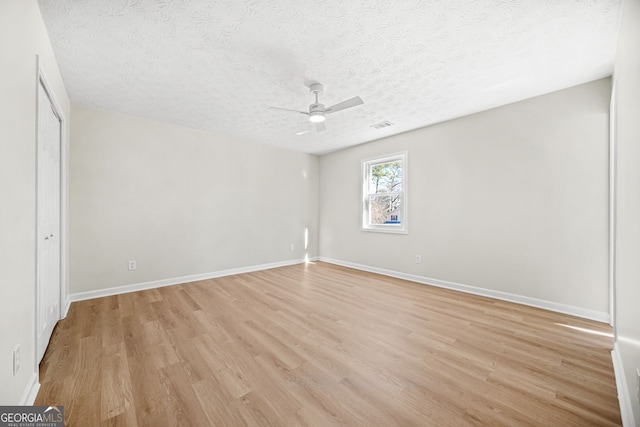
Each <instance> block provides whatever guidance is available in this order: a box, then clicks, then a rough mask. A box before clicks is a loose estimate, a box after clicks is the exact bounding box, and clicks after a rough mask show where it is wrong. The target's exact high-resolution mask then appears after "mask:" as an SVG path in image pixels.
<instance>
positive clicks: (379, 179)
mask: <svg viewBox="0 0 640 427" xmlns="http://www.w3.org/2000/svg"><path fill="white" fill-rule="evenodd" d="M397 191H402V162H401V161H400V160H397V161H394V162H386V163H378V164H375V165H371V166H370V167H369V194H374V193H393V192H397Z"/></svg>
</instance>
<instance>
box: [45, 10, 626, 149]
mask: <svg viewBox="0 0 640 427" xmlns="http://www.w3.org/2000/svg"><path fill="white" fill-rule="evenodd" d="M39 4H40V9H41V11H42V15H43V17H44V21H45V24H46V26H47V29H48V31H49V35H50V38H51V43H52V45H53V49H54V52H55V54H56V57H57V60H58V63H59V66H60V70H61V72H62V76H63V79H64V81H65V84H66V87H67V90H68V92H69V96H70V98H71V101H72V102H74V103H77V104H81V105H87V106H92V107H96V108H101V109H106V110H113V111H119V112H122V113H127V114H133V115H137V116H143V117H147V118H151V119H155V120H161V121H166V122H172V123H176V124H180V125H184V126H188V127H192V128H198V129H204V130H209V131H213V132H215V133H217V134H220V135H222V136H226V137H229V138H230V139H232V140H238V139H240V140H247V141H254V142H259V143H265V144H271V145H275V146H280V147H284V148H288V149H293V150H299V151H304V152H309V153H318V154H321V153H326V152H330V151H334V150H338V149H341V148H344V147H348V146H351V145H355V144H360V143H363V142H368V141H372V140H375V139H379V138H382V137H385V136H389V135H392V134H397V133H400V132H405V131H407V130H411V129H416V128H419V127H423V126H427V125H430V124H433V123H438V122H442V121H445V120H449V119H452V118H455V117H460V116H463V115H466V114H470V113H474V112H477V111H481V110H485V109H489V108H492V107H496V106H500V105H504V104H508V103H511V102H515V101H518V100H521V99H525V98H529V97H532V96H536V95H540V94H544V93H548V92H551V91H555V90H558V89H562V88H566V87H570V86H574V85H577V84H581V83H585V82H588V81H592V80H596V79H598V78H601V77H605V76H608V75H610V74H611V73H612V70H613V59H614V53H615V52H614V51H615V44H616V38H617V29H618V20H619V16H620V11H621V0H589V1H588V0H534V1H531V0H483V1H477V0H475V1H473V0H466V1H465V0H429V1H426V0H423V1H421V0H413V1H410V0H406V1H403V0H375V1H374V0H369V1H367V0H327V1H311V0H216V1H211V0H110V1H104V0H39ZM312 81H318V82H320V83H322V84H324V94H323V95H321V97H320V101H321V102H323V103H324V104H325V105H326V106H329V105H332V104H335V103H337V102H340V101H343V100H345V99H348V98H351V97H353V96H356V95H359V96H360V97H361V98H362V99H363V100H364V105H361V106H358V107H355V108H352V109H349V110H345V111H340V112H336V113H335V114H332V115H330V116H328V117H327V120H326V122H325V123H326V125H327V128H328V130H327V131H325V132H321V133H317V132H316V131H315V129H314V127H313V126H312V125H311V123H309V122H308V119H307V118H306V116H304V115H302V114H295V113H288V112H283V111H275V110H269V109H268V107H269V106H277V107H285V108H292V109H297V110H305V111H306V110H307V109H308V106H309V104H310V103H311V102H312V99H313V97H312V95H311V94H310V93H309V91H308V88H307V87H305V85H308V84H309V83H310V82H312ZM384 120H388V121H391V122H393V123H394V126H391V127H387V128H384V129H380V130H377V129H374V128H372V127H371V125H374V124H376V123H379V122H382V121H384ZM304 130H310V132H308V133H305V134H303V135H296V133H298V132H301V131H304Z"/></svg>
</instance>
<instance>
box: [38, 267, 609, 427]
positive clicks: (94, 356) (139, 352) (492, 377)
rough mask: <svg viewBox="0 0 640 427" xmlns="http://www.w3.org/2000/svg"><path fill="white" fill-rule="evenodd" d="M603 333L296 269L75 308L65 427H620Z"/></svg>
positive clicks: (62, 353)
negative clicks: (339, 426)
mask: <svg viewBox="0 0 640 427" xmlns="http://www.w3.org/2000/svg"><path fill="white" fill-rule="evenodd" d="M611 332H612V331H611V328H610V327H609V325H606V324H602V323H598V322H593V321H589V320H585V319H580V318H576V317H572V316H568V315H564V314H559V313H554V312H549V311H545V310H542V309H538V308H533V307H527V306H524V305H518V304H513V303H509V302H505V301H499V300H493V299H491V298H486V297H480V296H474V295H470V294H465V293H459V292H455V291H451V290H447V289H442V288H437V287H431V286H426V285H422V284H417V283H412V282H407V281H403V280H400V279H394V278H389V277H385V276H380V275H376V274H373V273H366V272H361V271H356V270H352V269H348V268H345V267H340V266H335V265H330V264H325V263H307V264H300V265H295V266H290V267H282V268H276V269H271V270H263V271H257V272H254V273H247V274H242V275H234V276H227V277H221V278H217V279H209V280H203V281H200V282H194V283H188V284H183V285H177V286H169V287H164V288H158V289H151V290H148V291H139V292H132V293H129V294H123V295H117V296H111V297H105V298H99V299H94V300H87V301H80V302H75V303H73V304H72V305H71V308H70V310H69V314H68V316H67V318H66V319H64V320H62V321H61V322H59V324H58V325H57V326H56V328H55V330H54V333H53V336H52V338H51V343H50V345H49V347H48V349H47V352H46V353H45V356H44V358H43V361H42V363H41V366H40V380H41V388H40V391H39V393H38V396H37V399H36V404H39V405H48V404H58V405H64V406H65V418H66V424H65V425H67V426H93V425H96V426H121V425H122V426H134V427H137V426H140V427H143V426H182V425H184V426H208V425H210V426H269V425H273V426H289V425H290V426H323V427H324V426H332V425H363V426H365V425H366V426H373V425H403V426H404V425H407V426H410V425H416V426H418V425H426V426H430V425H437V426H480V425H492V426H500V425H504V426H514V425H518V426H527V425H532V426H547V425H563V426H564V425H575V426H589V425H599V426H616V425H621V419H620V412H619V406H618V400H617V397H616V394H617V393H616V385H615V377H614V375H613V367H612V362H611V355H610V351H611V348H612V344H613V343H612V335H611Z"/></svg>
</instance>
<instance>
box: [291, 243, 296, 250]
mask: <svg viewBox="0 0 640 427" xmlns="http://www.w3.org/2000/svg"><path fill="white" fill-rule="evenodd" d="M295 248H296V247H295V246H294V244H293V243H292V244H291V252H293V251H294V250H295Z"/></svg>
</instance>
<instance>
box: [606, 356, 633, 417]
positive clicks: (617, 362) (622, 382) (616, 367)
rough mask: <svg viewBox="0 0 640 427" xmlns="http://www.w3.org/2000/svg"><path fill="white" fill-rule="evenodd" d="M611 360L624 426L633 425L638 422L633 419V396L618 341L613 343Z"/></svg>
mask: <svg viewBox="0 0 640 427" xmlns="http://www.w3.org/2000/svg"><path fill="white" fill-rule="evenodd" d="M611 361H612V362H613V373H614V375H615V377H616V388H617V389H618V402H619V403H620V416H621V417H622V426H623V427H633V426H635V425H636V424H635V421H634V419H633V409H632V408H631V396H629V387H627V379H626V377H625V375H624V366H623V364H622V356H620V349H619V348H618V343H614V344H613V350H611Z"/></svg>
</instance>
